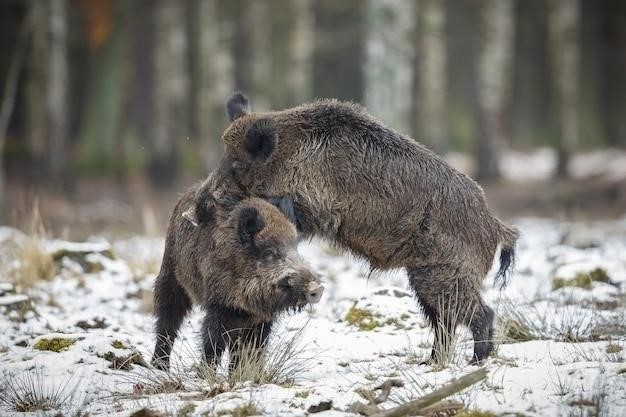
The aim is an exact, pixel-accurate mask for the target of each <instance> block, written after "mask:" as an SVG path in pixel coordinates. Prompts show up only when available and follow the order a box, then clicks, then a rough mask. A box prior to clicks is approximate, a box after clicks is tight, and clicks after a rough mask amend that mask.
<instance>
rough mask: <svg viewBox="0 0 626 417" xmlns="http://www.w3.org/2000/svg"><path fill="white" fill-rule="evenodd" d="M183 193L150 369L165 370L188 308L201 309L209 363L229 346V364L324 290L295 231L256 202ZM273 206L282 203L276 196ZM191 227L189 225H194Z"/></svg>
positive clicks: (161, 284)
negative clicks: (279, 319) (279, 318)
mask: <svg viewBox="0 0 626 417" xmlns="http://www.w3.org/2000/svg"><path fill="white" fill-rule="evenodd" d="M197 192H198V190H197V187H194V188H192V189H190V190H189V191H187V192H186V193H185V194H184V195H183V196H182V197H181V198H180V200H179V201H178V203H177V204H176V207H175V208H174V211H173V213H172V215H171V218H170V222H169V227H168V231H167V237H166V241H165V253H164V255H163V262H162V264H161V269H160V272H159V274H158V276H157V278H156V283H155V292H154V301H155V307H154V314H155V316H156V336H157V338H156V345H155V348H154V355H153V357H152V364H153V365H154V366H155V367H157V368H159V369H169V363H170V360H169V358H170V353H171V351H172V346H173V343H174V340H175V339H176V336H177V333H178V330H179V328H180V326H181V323H182V321H183V319H184V317H185V315H186V314H187V313H188V312H189V310H190V309H191V307H192V304H199V305H200V306H201V307H202V308H203V310H204V314H205V315H204V321H203V324H202V341H203V342H202V343H203V351H204V356H205V359H206V361H207V362H208V363H209V364H210V365H212V366H215V365H216V364H218V363H219V361H220V358H221V355H222V354H223V352H224V350H225V349H226V348H227V347H228V348H229V351H230V367H231V369H234V368H236V367H237V365H238V363H237V362H238V360H239V358H240V352H241V349H242V348H243V346H246V345H247V346H249V347H251V348H252V349H257V350H260V349H262V348H263V346H264V344H265V342H266V339H267V337H268V336H269V334H270V331H271V329H272V323H273V322H274V319H275V318H276V317H277V316H278V315H279V314H281V313H282V312H285V311H288V310H298V309H301V308H302V307H304V306H305V305H307V304H314V303H317V302H318V301H319V300H320V297H321V295H322V292H323V289H324V288H323V286H322V285H321V284H320V281H319V279H318V277H317V275H316V274H315V273H313V272H312V271H311V270H310V268H309V267H308V266H307V265H306V263H305V262H304V260H303V259H302V258H301V257H300V256H299V255H298V253H297V251H296V237H297V234H296V228H295V226H294V225H293V224H292V223H291V222H290V221H289V220H288V219H287V218H286V217H285V216H284V215H283V214H282V213H281V211H280V210H279V209H278V208H277V207H275V206H273V205H272V204H270V203H268V202H267V201H264V200H262V199H259V198H247V199H243V200H241V201H239V200H238V198H237V197H236V196H233V195H222V194H219V192H217V193H218V194H214V193H213V192H212V190H211V189H209V188H207V186H206V183H205V187H204V188H203V189H202V190H201V199H199V200H198V201H200V200H201V201H202V204H200V205H198V206H195V205H193V206H192V207H191V208H192V212H193V217H194V218H193V223H192V221H190V220H189V218H190V215H189V208H190V204H191V203H192V202H193V201H194V199H198V198H197V195H196V194H197ZM275 200H276V202H277V204H279V205H283V206H285V207H286V206H287V205H288V204H289V203H288V201H287V202H283V201H281V200H280V199H275ZM194 223H195V224H194Z"/></svg>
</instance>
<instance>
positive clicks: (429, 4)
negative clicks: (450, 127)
mask: <svg viewBox="0 0 626 417" xmlns="http://www.w3.org/2000/svg"><path fill="white" fill-rule="evenodd" d="M418 34H419V42H421V48H420V50H421V67H420V81H419V90H420V93H421V94H420V98H419V100H418V104H417V107H418V109H419V114H418V117H417V120H419V131H420V133H421V137H420V138H421V139H423V141H424V142H425V143H426V144H428V145H429V146H430V147H431V148H432V149H433V150H435V151H437V152H439V153H443V152H445V151H446V150H447V149H448V146H449V143H448V140H447V136H448V135H447V132H446V125H445V119H444V114H445V113H444V104H445V98H446V43H445V41H446V39H445V37H446V35H445V10H444V4H443V0H423V1H421V2H420V10H419V23H418Z"/></svg>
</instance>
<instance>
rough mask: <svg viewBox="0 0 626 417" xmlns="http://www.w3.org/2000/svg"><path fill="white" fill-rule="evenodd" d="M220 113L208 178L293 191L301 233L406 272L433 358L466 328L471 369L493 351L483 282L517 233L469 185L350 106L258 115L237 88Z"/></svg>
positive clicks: (328, 104) (243, 187) (256, 191)
mask: <svg viewBox="0 0 626 417" xmlns="http://www.w3.org/2000/svg"><path fill="white" fill-rule="evenodd" d="M227 112H228V115H229V118H230V121H231V123H230V125H229V126H228V127H227V128H226V130H225V132H224V134H223V136H222V140H223V142H224V150H225V154H224V155H223V157H222V159H221V162H220V166H219V168H218V170H217V171H216V179H215V181H217V182H218V183H222V184H231V185H229V187H237V188H238V189H239V190H240V192H242V193H247V194H249V195H252V196H259V197H267V196H276V195H288V196H290V197H291V198H292V199H293V207H294V209H295V211H294V213H295V217H296V221H297V225H298V228H299V229H300V231H301V232H302V233H303V234H304V235H317V236H320V237H322V238H326V239H328V240H330V241H331V242H333V243H334V244H336V245H338V246H340V247H342V248H345V249H347V250H349V251H351V252H352V253H353V254H356V255H358V256H361V257H363V258H365V259H366V260H368V261H369V263H370V265H371V268H372V269H378V270H387V269H392V268H404V269H405V270H406V271H407V273H408V276H409V281H410V286H411V287H412V289H413V291H414V292H415V294H416V296H417V299H418V301H419V304H420V305H421V307H422V309H423V311H424V313H425V315H426V317H427V319H428V320H429V322H430V324H431V326H432V327H433V329H434V332H435V343H434V345H433V349H432V353H431V360H437V359H439V358H440V354H441V353H442V352H444V351H446V350H447V349H448V348H449V345H450V340H451V336H452V335H453V334H454V332H455V331H456V328H457V326H458V325H459V324H464V325H467V326H468V327H469V328H470V329H471V332H472V335H473V338H474V353H473V357H472V360H471V362H472V363H479V362H482V361H483V360H484V359H485V358H486V357H487V356H488V355H489V354H490V352H491V351H492V349H493V343H492V340H493V320H494V312H493V310H492V309H491V308H490V307H489V306H487V304H486V303H485V301H484V300H483V298H482V296H481V293H480V291H481V287H482V282H483V280H484V278H485V276H486V275H487V273H488V271H489V270H490V267H491V265H492V263H493V259H494V255H495V254H496V251H497V249H498V246H500V247H501V252H500V268H499V270H498V272H497V274H496V280H501V282H502V285H504V284H506V277H507V274H508V273H509V271H510V267H511V265H512V263H513V261H514V255H515V250H514V248H515V243H516V240H517V238H518V231H517V230H516V229H515V228H513V227H510V226H507V225H505V224H503V223H502V222H501V221H499V220H498V219H497V218H496V217H495V216H494V215H493V214H491V213H490V211H489V209H488V208H487V204H486V201H485V196H484V193H483V190H482V189H481V187H480V186H479V185H478V184H476V182H474V181H473V180H472V179H471V178H469V177H468V176H467V175H465V174H463V173H461V172H458V171H456V170H455V169H453V168H452V167H451V166H450V165H448V164H447V163H446V162H445V161H444V160H443V159H442V158H440V157H439V156H437V155H436V154H434V153H433V152H431V151H430V150H429V149H427V148H426V147H424V146H423V145H421V144H419V143H418V142H416V141H415V140H413V139H411V138H409V137H407V136H405V135H402V134H400V133H398V132H396V131H394V130H392V129H390V128H388V127H386V126H385V125H384V124H383V123H381V122H380V121H378V120H377V119H375V118H374V117H373V116H371V115H370V114H368V113H367V112H366V111H365V109H364V108H362V107H361V106H359V105H357V104H353V103H345V102H339V101H336V100H319V101H316V102H313V103H310V104H305V105H301V106H298V107H295V108H292V109H288V110H283V111H277V112H268V113H254V112H251V111H250V105H249V102H248V99H247V98H246V97H245V96H244V95H243V94H241V93H235V94H234V95H233V96H232V97H231V98H230V99H229V100H228V102H227ZM232 184H234V185H232ZM199 195H200V194H198V196H199Z"/></svg>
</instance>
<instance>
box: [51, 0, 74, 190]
mask: <svg viewBox="0 0 626 417" xmlns="http://www.w3.org/2000/svg"><path fill="white" fill-rule="evenodd" d="M49 7H50V10H49V14H48V18H49V31H48V36H49V42H50V48H49V54H50V62H49V71H48V94H47V97H46V107H47V114H48V129H47V131H48V138H49V141H48V143H49V146H50V154H49V155H50V174H51V178H52V179H53V182H54V185H55V186H56V187H58V188H60V189H62V190H64V191H66V192H69V191H70V190H71V184H70V181H71V176H70V175H69V169H68V160H67V155H68V149H67V143H68V140H67V139H68V138H67V134H68V128H67V114H68V109H67V91H68V69H67V68H68V64H67V58H68V57H67V2H66V0H50V3H49Z"/></svg>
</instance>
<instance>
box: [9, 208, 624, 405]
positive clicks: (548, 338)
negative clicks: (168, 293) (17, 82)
mask: <svg viewBox="0 0 626 417" xmlns="http://www.w3.org/2000/svg"><path fill="white" fill-rule="evenodd" d="M516 224H517V226H518V227H519V228H520V230H521V239H520V243H519V247H518V257H517V265H516V272H515V273H514V274H513V276H512V277H511V278H510V280H509V284H508V286H507V287H506V288H505V289H504V290H502V291H499V290H498V289H497V288H495V287H493V285H492V279H491V277H489V278H488V279H486V280H485V291H484V295H485V298H486V300H488V303H489V304H490V305H491V306H492V307H493V308H494V310H495V311H496V314H497V316H498V317H499V318H500V322H501V323H504V322H506V320H518V321H523V322H524V323H526V325H527V326H530V331H531V333H533V337H532V340H528V341H519V342H515V341H513V342H514V343H502V344H500V345H498V347H497V350H496V354H495V355H494V357H492V358H490V360H489V362H488V364H487V365H486V366H487V369H488V371H489V373H488V378H487V380H486V381H484V382H483V383H479V384H477V385H475V386H472V387H470V388H469V389H467V390H466V391H465V392H463V393H462V394H459V395H457V396H455V397H454V398H455V399H457V400H460V401H462V402H463V403H464V404H465V405H466V406H467V407H469V408H478V409H481V410H489V411H492V412H494V413H497V414H502V413H521V414H523V415H537V416H551V415H571V414H575V415H584V410H585V408H584V407H589V406H584V405H580V404H582V403H585V401H587V402H588V401H591V400H594V401H595V400H597V401H599V404H600V405H599V406H598V407H603V413H605V414H603V415H614V416H617V415H623V412H624V411H623V410H624V409H625V407H626V394H625V392H626V377H625V375H624V372H625V371H624V370H625V369H626V365H625V364H624V355H625V353H624V352H625V351H624V348H626V320H625V319H626V308H625V306H624V301H625V300H626V297H625V295H624V287H625V285H626V284H625V282H626V218H624V219H622V220H618V221H610V222H609V221H605V222H587V223H567V222H561V221H554V220H539V219H518V220H517V221H516ZM24 238H25V237H24V236H22V235H21V234H20V233H18V232H17V231H13V230H12V229H8V228H0V240H2V241H6V240H11V239H24ZM44 247H45V248H46V250H49V251H51V252H54V251H58V250H59V248H64V249H68V250H69V249H72V250H73V251H75V252H80V253H84V254H85V259H86V260H87V261H88V264H90V265H91V264H94V263H97V264H99V265H100V266H101V267H102V268H91V269H89V271H85V267H84V265H81V264H80V263H79V262H78V260H76V259H72V257H65V258H64V259H62V260H60V261H59V262H60V267H59V268H58V274H57V276H56V277H55V278H54V279H52V280H50V281H41V282H40V283H38V284H37V285H36V286H35V287H33V288H31V289H28V290H22V289H19V288H17V289H14V288H13V286H12V285H10V284H7V283H6V282H3V283H0V289H1V290H2V291H1V295H0V389H2V390H4V389H6V386H7V385H11V384H13V385H15V384H16V381H18V382H19V380H20V378H24V377H25V376H30V377H31V378H39V379H41V384H42V385H43V386H45V387H50V389H55V388H56V389H57V390H58V389H59V388H58V387H65V388H63V389H64V390H65V391H67V400H66V401H65V403H64V405H62V406H61V408H62V409H63V411H64V412H65V413H66V415H67V414H72V413H73V412H75V411H77V410H82V411H86V412H89V414H90V415H94V416H97V415H111V416H127V415H129V414H130V413H131V412H132V411H135V410H138V409H140V408H142V407H149V408H152V409H156V410H160V411H161V412H163V413H165V414H166V415H175V414H176V413H177V412H178V410H180V409H181V408H182V407H183V406H184V405H186V404H189V403H191V404H194V405H195V406H196V407H195V409H194V410H193V411H192V412H191V413H190V414H189V415H193V416H201V415H216V414H220V413H227V412H229V411H232V410H233V409H234V408H235V407H238V406H242V405H245V404H248V403H253V404H255V405H256V407H257V408H258V409H259V410H261V411H262V412H263V413H264V414H270V415H284V416H287V415H289V416H304V415H307V410H308V408H309V407H310V406H313V405H317V404H319V403H320V402H321V401H328V400H331V401H332V410H329V411H325V412H323V413H321V414H323V415H324V416H333V415H345V414H347V411H346V410H347V409H348V407H349V406H350V404H351V403H353V402H355V401H363V400H362V398H361V397H360V396H359V395H358V394H357V390H358V389H359V388H363V387H367V388H369V389H372V388H373V387H375V386H376V385H378V384H380V383H381V382H383V381H385V380H386V379H388V378H391V377H395V378H400V379H402V380H403V381H404V382H405V384H406V386H405V387H404V388H394V389H393V390H392V395H391V397H390V399H389V400H388V401H387V402H385V403H383V405H382V406H383V407H391V406H393V405H395V404H396V403H397V401H399V400H400V399H402V398H404V399H407V398H415V397H416V396H419V395H421V394H424V393H428V392H430V391H432V390H433V389H435V388H437V387H438V386H440V385H441V384H443V383H445V382H446V381H448V380H450V379H451V378H454V377H459V376H462V375H464V374H466V373H468V372H471V371H472V370H474V369H476V368H475V367H473V366H470V365H468V364H467V361H468V359H469V357H470V355H471V349H472V343H471V337H470V335H469V333H468V332H467V330H465V329H463V330H461V331H459V332H458V338H457V344H456V348H455V352H454V355H453V358H452V361H451V363H450V364H448V365H447V366H445V367H443V368H442V369H441V368H434V367H431V366H426V365H420V362H421V361H422V360H425V359H426V358H427V357H428V355H429V354H430V348H431V344H432V337H433V336H432V333H431V332H430V330H429V328H428V326H427V325H426V322H425V320H424V317H422V315H421V314H420V311H419V308H418V306H417V304H416V302H415V301H414V299H413V297H412V295H411V293H410V291H409V289H408V286H407V280H406V275H405V274H404V273H403V272H402V271H393V272H389V273H373V274H371V273H370V271H369V268H368V267H367V265H366V264H365V263H364V262H363V261H362V260H359V259H355V258H354V257H351V256H349V255H347V254H339V253H337V252H336V251H335V250H334V249H332V248H329V247H328V245H326V244H325V243H323V242H318V241H312V242H308V241H305V242H302V243H301V244H300V247H299V250H300V252H301V253H302V255H303V256H304V257H305V258H306V259H307V260H308V261H309V262H310V264H311V265H312V267H313V268H314V269H315V270H316V271H318V272H319V273H320V274H321V275H322V276H323V277H324V285H325V286H326V290H325V292H324V296H323V298H322V300H321V302H320V303H319V304H318V305H316V306H315V307H314V308H311V309H308V310H305V311H303V312H302V313H299V314H296V315H290V316H286V317H284V318H283V319H282V320H281V321H280V324H279V326H277V328H276V330H275V333H274V338H273V341H274V342H273V346H276V345H279V346H280V345H281V344H285V343H289V342H288V341H289V340H290V338H299V339H298V340H297V343H298V346H299V347H300V349H301V352H299V353H298V357H297V358H298V359H299V360H301V361H302V362H303V363H304V364H305V370H304V372H302V373H300V374H297V375H295V380H294V381H293V384H291V385H289V384H287V385H284V386H279V385H274V384H265V385H257V386H255V385H254V384H251V383H242V384H239V385H238V386H236V387H234V388H231V389H228V390H227V391H226V392H223V393H221V394H218V395H215V396H212V397H210V398H207V397H206V394H203V392H204V391H208V390H209V389H211V386H210V385H209V383H208V381H205V380H199V379H198V377H197V376H194V373H193V371H192V367H193V366H194V364H196V363H197V362H198V360H199V358H200V352H199V349H198V343H197V342H198V332H199V329H200V319H201V311H199V310H197V309H196V310H194V312H193V313H192V314H191V315H190V316H189V317H188V319H187V320H186V321H185V325H184V326H183V329H182V332H181V335H180V338H179V339H178V340H177V343H176V346H175V348H174V353H173V357H172V360H173V364H172V366H173V370H172V374H171V375H170V378H179V379H181V380H182V382H183V385H184V386H185V390H182V391H178V392H173V393H161V394H153V395H148V394H146V393H145V392H144V391H142V389H143V388H142V387H145V386H148V385H149V384H150V383H152V382H154V381H155V380H157V381H158V380H161V381H162V380H164V379H166V378H168V377H167V376H166V374H164V373H162V372H160V371H156V370H153V369H150V368H145V367H143V366H141V365H140V364H136V363H134V364H129V365H128V367H127V368H128V369H112V368H111V365H112V362H111V360H110V357H111V356H114V357H116V358H122V359H123V358H132V357H133V355H136V354H137V353H138V354H139V355H141V357H142V358H143V360H144V361H146V362H149V360H150V354H151V350H152V348H153V343H154V335H153V330H152V326H153V319H152V317H151V315H150V311H149V309H147V308H146V305H145V299H148V300H149V298H150V297H151V293H150V292H151V288H152V284H153V280H154V278H155V274H156V271H158V265H159V263H160V258H161V256H162V251H163V240H162V239H149V238H142V237H135V238H132V239H129V240H122V241H114V242H106V241H104V240H103V239H102V238H94V239H91V240H90V241H89V242H82V243H80V242H79V243H75V242H62V241H54V242H48V243H47V245H44ZM0 250H1V249H0ZM105 251H107V252H108V251H111V252H112V253H113V254H114V256H113V259H111V258H110V257H108V256H107V255H105V254H103V252H105ZM0 259H3V258H2V256H0ZM596 268H601V269H602V270H604V271H605V272H606V274H607V276H608V277H609V279H610V282H609V283H605V282H594V283H592V285H590V287H589V288H576V287H564V288H560V289H557V290H554V289H553V286H552V282H553V279H554V278H557V277H559V278H572V277H574V276H575V275H576V274H577V273H581V272H582V273H585V272H589V271H592V270H594V269H596ZM5 278H6V277H3V279H5ZM5 281H6V279H5ZM15 300H21V301H23V302H24V301H27V300H30V303H22V304H23V305H24V306H25V307H24V308H23V309H26V311H16V310H15V309H13V307H11V305H13V302H15ZM351 308H356V309H361V310H364V311H367V312H369V313H370V314H371V315H372V317H374V319H375V320H376V322H377V323H378V325H377V326H376V327H375V328H374V329H373V330H363V329H360V328H359V327H358V326H355V325H351V324H349V323H348V322H347V321H346V314H347V313H348V311H350V309H351ZM500 329H501V328H500V327H499V328H498V329H497V330H496V331H497V332H500V333H501V332H503V331H504V330H500ZM505 330H506V329H505ZM54 337H59V338H66V339H72V340H73V344H71V346H69V347H68V348H67V349H65V350H61V351H59V352H53V351H40V350H37V349H35V344H36V343H37V341H39V340H41V339H44V338H47V339H50V338H54ZM270 350H271V349H270ZM107 358H109V359H107ZM129 360H130V359H129ZM135 360H137V358H135ZM133 362H134V361H133ZM4 395H5V393H4V392H3V391H0V396H4ZM581 400H585V401H581ZM394 401H395V402H396V403H394ZM13 414H15V415H22V414H20V413H17V412H14V411H13V410H11V409H10V407H8V406H7V405H6V404H3V402H2V401H0V415H13ZM26 414H28V413H26ZM30 414H31V415H34V413H30ZM51 415H52V414H51Z"/></svg>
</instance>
